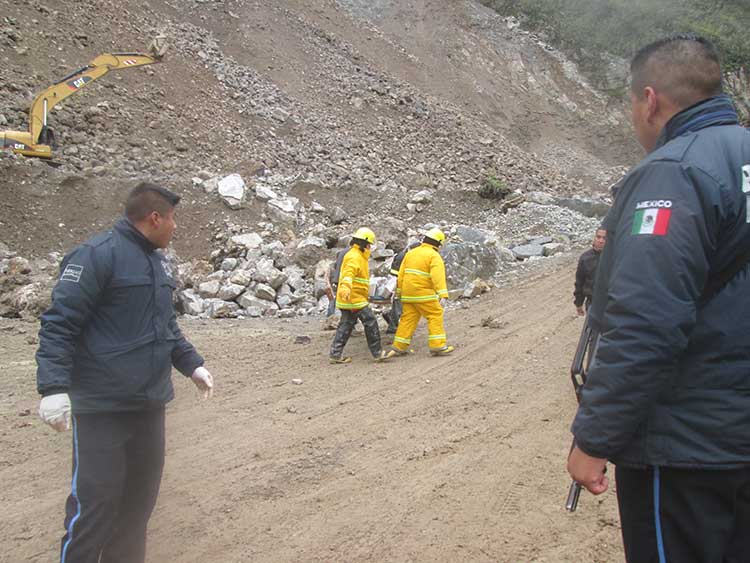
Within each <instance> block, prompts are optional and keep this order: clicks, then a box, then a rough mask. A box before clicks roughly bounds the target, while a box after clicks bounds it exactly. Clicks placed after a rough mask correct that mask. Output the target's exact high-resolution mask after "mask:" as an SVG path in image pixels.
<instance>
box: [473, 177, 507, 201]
mask: <svg viewBox="0 0 750 563" xmlns="http://www.w3.org/2000/svg"><path fill="white" fill-rule="evenodd" d="M510 192H511V189H510V188H509V187H508V186H506V185H505V182H503V181H502V180H501V179H500V178H498V177H497V176H495V175H494V174H490V175H489V176H487V177H486V178H485V179H484V180H482V184H481V185H480V186H479V197H483V198H485V199H505V198H506V197H507V196H508V194H509V193H510Z"/></svg>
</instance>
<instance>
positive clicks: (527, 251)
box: [511, 244, 544, 260]
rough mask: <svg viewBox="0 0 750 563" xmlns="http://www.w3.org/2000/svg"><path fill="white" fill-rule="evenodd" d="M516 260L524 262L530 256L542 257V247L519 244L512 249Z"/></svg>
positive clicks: (539, 245)
mask: <svg viewBox="0 0 750 563" xmlns="http://www.w3.org/2000/svg"><path fill="white" fill-rule="evenodd" d="M511 250H512V251H513V254H515V256H516V258H517V259H518V260H526V259H527V258H531V257H532V256H544V247H542V245H541V244H521V245H519V246H514V247H513V248H512V249H511Z"/></svg>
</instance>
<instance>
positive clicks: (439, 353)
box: [430, 346, 456, 356]
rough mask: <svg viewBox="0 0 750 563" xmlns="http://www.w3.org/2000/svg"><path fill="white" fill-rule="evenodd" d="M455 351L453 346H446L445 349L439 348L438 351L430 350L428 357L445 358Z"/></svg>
mask: <svg viewBox="0 0 750 563" xmlns="http://www.w3.org/2000/svg"><path fill="white" fill-rule="evenodd" d="M455 349H456V348H455V347H454V346H446V347H445V348H440V349H439V350H430V356H447V355H448V354H450V353H451V352H453V350H455Z"/></svg>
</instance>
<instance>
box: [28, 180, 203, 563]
mask: <svg viewBox="0 0 750 563" xmlns="http://www.w3.org/2000/svg"><path fill="white" fill-rule="evenodd" d="M179 200H180V198H179V196H177V195H175V194H174V193H172V192H171V191H169V190H167V189H165V188H163V187H160V186H157V185H155V184H149V183H141V184H139V185H138V186H136V187H135V188H134V189H133V190H132V191H131V193H130V194H129V196H128V199H127V202H126V205H125V217H123V218H121V219H120V220H118V221H117V222H116V223H115V225H114V228H113V229H112V230H110V231H107V232H104V233H102V234H99V235H96V236H94V237H93V238H91V239H90V240H88V241H86V242H84V243H83V244H81V245H79V246H77V247H76V248H74V249H73V250H72V251H71V252H70V253H69V254H68V255H66V256H65V258H64V259H63V261H62V264H61V266H60V272H61V273H60V277H59V279H58V281H57V284H56V285H55V288H54V290H53V292H52V304H51V305H50V307H49V309H48V310H47V311H46V312H45V313H44V314H43V315H42V317H41V330H40V331H39V350H38V351H37V354H36V360H37V366H38V369H37V388H38V391H39V393H40V394H41V395H42V400H41V403H40V406H39V415H40V416H41V418H42V420H43V421H44V422H46V423H47V424H49V425H50V426H52V427H53V428H55V429H56V430H58V431H62V430H66V429H68V428H70V425H71V424H72V427H73V480H72V490H71V493H70V496H69V497H68V500H67V503H66V518H65V535H64V536H63V538H62V544H61V554H60V560H61V562H62V563H95V562H101V563H109V562H115V561H117V562H127V563H138V562H142V561H143V560H144V558H145V549H146V527H147V524H148V520H149V517H150V516H151V512H152V510H153V508H154V504H155V503H156V497H157V494H158V491H159V484H160V482H161V474H162V467H163V465H164V406H165V404H166V403H167V402H169V401H170V400H171V399H172V398H173V395H174V393H173V389H172V381H171V370H172V366H174V367H175V368H177V370H179V371H180V372H181V373H182V374H183V375H185V376H187V377H191V378H192V380H193V382H194V383H195V385H196V386H197V387H198V389H200V390H201V391H202V392H203V395H204V398H208V397H209V396H210V395H211V394H212V391H213V378H212V376H211V374H210V373H209V372H208V370H206V369H205V368H204V367H203V358H202V357H201V356H200V355H199V354H198V353H197V352H196V350H195V348H193V346H192V345H191V344H190V343H189V342H188V341H187V339H186V338H185V337H184V336H183V334H182V332H181V331H180V328H179V327H178V326H177V320H176V317H175V312H174V309H173V306H172V292H173V291H174V289H175V281H174V279H173V278H172V275H171V268H170V267H169V266H168V264H167V262H166V259H165V258H164V256H163V255H162V254H161V253H160V252H158V251H157V249H159V248H166V247H167V246H168V245H169V242H170V240H171V239H172V234H173V233H174V230H175V228H176V224H175V219H174V213H175V206H176V205H177V203H178V202H179Z"/></svg>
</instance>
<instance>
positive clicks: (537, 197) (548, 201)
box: [526, 192, 555, 205]
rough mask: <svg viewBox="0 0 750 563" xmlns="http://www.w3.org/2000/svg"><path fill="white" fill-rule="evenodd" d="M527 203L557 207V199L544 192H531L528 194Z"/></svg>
mask: <svg viewBox="0 0 750 563" xmlns="http://www.w3.org/2000/svg"><path fill="white" fill-rule="evenodd" d="M526 201H531V202H533V203H538V204H539V205H555V197H554V196H551V195H550V194H548V193H544V192H529V193H527V194H526Z"/></svg>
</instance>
